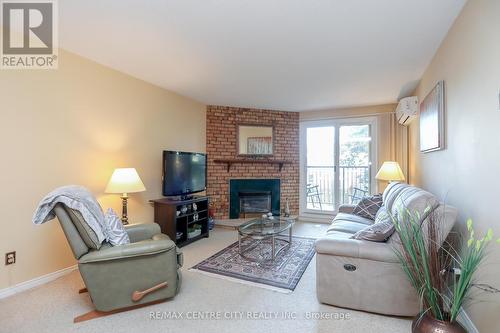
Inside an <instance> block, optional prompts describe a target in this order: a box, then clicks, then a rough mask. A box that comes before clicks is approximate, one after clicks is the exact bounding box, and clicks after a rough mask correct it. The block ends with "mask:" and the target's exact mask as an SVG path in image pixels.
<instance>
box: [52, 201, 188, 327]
mask: <svg viewBox="0 0 500 333" xmlns="http://www.w3.org/2000/svg"><path fill="white" fill-rule="evenodd" d="M54 213H55V215H56V216H57V218H58V219H59V222H60V223H61V226H62V229H63V231H64V234H65V235H66V238H67V239H68V243H69V245H70V247H71V250H72V251H73V254H74V256H75V258H76V259H77V260H78V268H79V270H80V274H81V276H82V278H83V280H84V283H85V286H86V288H84V289H82V290H80V293H82V292H87V291H88V293H89V294H90V297H91V299H92V302H93V303H94V305H95V308H96V310H94V311H91V312H89V313H86V314H84V315H81V316H78V317H76V318H75V319H74V322H75V323H76V322H80V321H85V320H89V319H93V318H96V317H101V316H105V315H109V314H112V313H116V312H122V311H126V310H130V309H133V308H137V307H141V306H146V305H150V304H154V303H159V302H161V301H164V300H166V299H168V298H172V297H174V296H175V295H176V294H177V293H178V291H179V288H180V285H181V273H180V271H179V268H180V267H181V266H182V260H183V257H182V253H181V252H179V250H178V248H177V247H176V245H175V243H174V242H173V241H172V240H170V238H169V237H168V236H166V235H164V234H162V233H161V231H160V226H159V225H158V224H156V223H147V224H130V225H126V226H125V230H126V231H127V233H128V235H129V238H130V244H127V245H121V246H114V247H113V246H111V245H110V244H108V243H106V242H105V243H103V244H102V245H101V244H99V243H98V242H97V241H96V240H97V237H96V236H95V234H94V232H93V231H92V229H90V228H89V227H88V225H87V224H86V223H85V221H83V218H82V216H81V214H79V212H77V211H74V210H72V209H70V208H68V207H66V206H65V205H63V204H57V205H56V206H55V207H54Z"/></svg>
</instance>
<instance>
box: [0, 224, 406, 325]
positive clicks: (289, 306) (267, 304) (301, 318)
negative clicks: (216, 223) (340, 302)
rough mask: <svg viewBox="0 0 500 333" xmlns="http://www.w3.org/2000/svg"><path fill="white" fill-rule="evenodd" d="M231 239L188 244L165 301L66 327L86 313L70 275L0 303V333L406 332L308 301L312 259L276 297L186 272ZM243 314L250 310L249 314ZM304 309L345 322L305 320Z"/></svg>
mask: <svg viewBox="0 0 500 333" xmlns="http://www.w3.org/2000/svg"><path fill="white" fill-rule="evenodd" d="M325 228H326V225H316V224H309V223H300V222H299V223H297V224H296V226H295V233H296V234H297V235H301V236H306V237H315V236H317V235H320V234H322V233H323V232H324V230H325ZM236 240H237V236H236V232H235V231H234V230H228V229H223V228H216V229H215V231H214V232H212V233H211V235H210V238H208V239H203V240H201V241H198V242H196V243H193V244H191V245H189V246H187V247H185V248H183V251H184V258H185V262H184V268H183V277H184V283H183V286H182V290H181V292H180V294H179V295H178V296H177V297H176V298H175V299H173V300H171V301H169V302H166V303H162V304H157V305H154V306H150V307H146V308H143V309H137V310H134V311H129V312H125V313H120V314H115V315H113V316H109V317H105V318H100V319H96V320H92V321H87V322H84V323H80V324H76V325H75V324H73V317H75V316H77V315H79V314H82V313H85V312H88V311H90V310H92V304H91V303H90V300H89V298H88V295H86V294H82V295H79V294H78V289H79V288H81V287H82V286H83V283H82V280H81V278H80V276H79V274H78V272H77V271H75V272H73V273H71V274H69V275H67V276H64V277H62V278H60V279H58V280H56V281H53V282H51V283H49V284H46V285H44V286H41V287H39V288H36V289H32V290H29V291H26V292H24V293H21V294H18V295H15V296H12V297H9V298H6V299H3V300H0V332H1V333H4V332H5V333H14V332H30V333H31V332H73V331H74V332H142V333H146V332H148V333H149V332H161V333H166V332H183V333H186V332H203V333H211V332H214V333H215V332H276V333H277V332H287V333H291V332H301V333H302V332H384V333H388V332H397V333H400V332H410V324H411V322H410V320H407V319H401V318H393V317H386V316H379V315H375V314H370V313H364V312H358V311H353V310H347V309H339V308H335V307H332V306H327V305H323V304H319V303H318V301H317V299H316V294H315V292H316V290H315V289H316V287H315V260H314V259H313V260H312V261H311V264H310V265H309V267H308V268H307V270H306V272H305V273H304V275H303V277H302V279H301V280H300V282H299V284H298V286H297V288H296V289H295V291H294V292H293V293H290V294H283V293H279V292H274V291H270V290H266V289H262V288H257V287H252V286H248V285H245V284H240V283H234V282H231V281H226V280H223V279H219V278H214V277H210V276H205V275H203V274H199V273H196V272H189V271H187V269H188V268H189V267H191V266H193V265H194V264H196V263H198V262H200V261H201V260H203V259H205V258H207V257H208V256H210V255H212V254H214V253H216V252H217V251H219V250H221V249H223V248H224V247H226V246H228V245H229V244H231V243H233V242H234V241H236ZM156 311H160V312H167V313H169V312H170V313H173V312H176V313H179V314H181V315H182V316H183V317H184V319H164V320H152V319H150V313H151V312H156ZM205 311H212V312H217V311H219V312H221V313H222V315H224V312H226V314H229V313H231V312H239V311H241V312H242V314H243V319H234V320H229V319H220V320H201V319H200V320H193V319H186V316H187V315H188V314H190V315H192V314H193V313H194V312H205ZM248 312H251V313H252V315H250V314H249V313H248ZM269 312H276V313H279V314H282V313H285V314H290V313H291V314H294V315H295V316H296V319H277V320H272V319H248V318H252V317H257V316H260V315H262V314H263V313H269ZM311 312H322V313H325V314H329V315H330V316H334V315H335V314H344V315H348V316H349V319H347V320H335V319H316V320H315V319H308V318H307V317H306V316H307V315H308V313H311Z"/></svg>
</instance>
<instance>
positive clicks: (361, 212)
mask: <svg viewBox="0 0 500 333" xmlns="http://www.w3.org/2000/svg"><path fill="white" fill-rule="evenodd" d="M380 207H382V194H377V195H372V196H370V197H364V198H363V199H361V201H360V202H359V203H358V204H357V205H356V207H354V209H353V211H352V213H353V214H354V215H358V216H361V217H364V218H367V219H370V220H375V215H377V212H378V210H379V209H380Z"/></svg>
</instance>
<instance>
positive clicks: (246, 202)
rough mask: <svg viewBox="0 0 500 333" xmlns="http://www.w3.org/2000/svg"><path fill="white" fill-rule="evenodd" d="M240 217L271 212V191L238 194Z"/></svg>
mask: <svg viewBox="0 0 500 333" xmlns="http://www.w3.org/2000/svg"><path fill="white" fill-rule="evenodd" d="M238 197H239V199H240V216H241V217H246V216H248V215H255V214H262V213H268V212H270V211H271V191H263V192H238Z"/></svg>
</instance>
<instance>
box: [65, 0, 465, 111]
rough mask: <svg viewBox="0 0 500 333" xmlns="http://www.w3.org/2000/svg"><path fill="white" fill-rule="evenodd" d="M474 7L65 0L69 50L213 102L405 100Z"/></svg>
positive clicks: (287, 106)
mask: <svg viewBox="0 0 500 333" xmlns="http://www.w3.org/2000/svg"><path fill="white" fill-rule="evenodd" d="M464 3H465V0H439V1H436V0H376V1H374V0H329V1H328V0H198V1H196V0H177V1H173V0H163V1H159V0H85V1H83V0H64V1H59V36H60V47H61V48H64V49H66V50H69V51H71V52H74V53H77V54H79V55H81V56H84V57H87V58H89V59H92V60H94V61H96V62H98V63H101V64H103V65H106V66H109V67H111V68H114V69H117V70H119V71H122V72H125V73H127V74H130V75H132V76H134V77H137V78H140V79H142V80H145V81H148V82H151V83H153V84H156V85H158V86H161V87H164V88H166V89H169V90H172V91H174V92H177V93H179V94H181V95H184V96H188V97H191V98H193V99H195V100H198V101H200V102H202V103H205V104H216V105H227V106H240V107H257V108H268V109H279V110H289V111H306V110H315V109H326V108H338V107H348V106H360V105H375V104H383V103H391V102H396V101H397V99H398V97H401V96H404V95H408V94H409V93H411V91H412V90H413V89H414V87H415V86H416V84H417V82H418V80H419V79H420V77H421V76H422V74H423V72H424V70H425V68H426V67H427V65H428V64H429V62H430V60H431V59H432V56H433V55H434V53H435V52H436V50H437V48H438V46H439V44H440V43H441V41H442V40H443V38H444V36H445V35H446V33H447V31H448V29H449V28H450V26H451V24H452V23H453V21H454V19H455V18H456V16H457V15H458V13H459V12H460V10H461V8H462V7H463V5H464Z"/></svg>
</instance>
